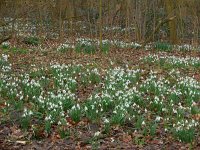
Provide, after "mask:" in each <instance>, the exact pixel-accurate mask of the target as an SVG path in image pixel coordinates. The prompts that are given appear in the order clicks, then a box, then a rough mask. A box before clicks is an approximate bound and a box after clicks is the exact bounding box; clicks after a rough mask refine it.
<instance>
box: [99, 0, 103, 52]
mask: <svg viewBox="0 0 200 150" xmlns="http://www.w3.org/2000/svg"><path fill="white" fill-rule="evenodd" d="M99 19H100V23H99V42H100V49H101V48H102V25H103V23H102V0H99Z"/></svg>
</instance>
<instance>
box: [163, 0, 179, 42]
mask: <svg viewBox="0 0 200 150" xmlns="http://www.w3.org/2000/svg"><path fill="white" fill-rule="evenodd" d="M164 3H165V7H166V12H167V15H168V17H171V16H174V15H175V11H174V10H175V9H174V8H175V7H174V2H173V0H164ZM176 24H177V21H176V18H175V19H173V20H171V21H169V22H168V25H169V32H170V33H169V34H170V35H169V40H170V42H171V43H172V44H177V43H178V37H177V25H176Z"/></svg>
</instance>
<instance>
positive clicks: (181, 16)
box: [0, 0, 200, 46]
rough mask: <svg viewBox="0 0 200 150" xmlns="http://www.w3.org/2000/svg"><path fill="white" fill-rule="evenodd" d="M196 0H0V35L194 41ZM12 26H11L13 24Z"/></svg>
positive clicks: (199, 5)
mask: <svg viewBox="0 0 200 150" xmlns="http://www.w3.org/2000/svg"><path fill="white" fill-rule="evenodd" d="M199 20H200V2H199V0H34V1H32V0H14V1H13V0H1V1H0V35H1V36H0V39H1V41H4V40H5V38H8V37H10V36H12V37H13V36H19V30H20V28H26V29H27V33H28V34H32V35H37V36H40V37H45V38H49V39H51V38H58V39H59V40H62V39H63V38H64V37H69V36H89V37H90V38H100V39H102V38H108V39H109V38H111V39H113V38H115V39H116V38H118V39H125V40H127V41H137V42H140V43H144V44H146V43H149V42H152V41H168V42H170V43H172V44H178V43H180V42H188V43H190V44H192V45H194V46H195V45H198V42H199V41H198V40H199V36H200V33H199V29H200V25H199ZM16 27H17V28H16Z"/></svg>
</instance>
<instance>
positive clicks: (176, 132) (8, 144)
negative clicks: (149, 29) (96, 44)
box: [0, 41, 200, 150]
mask: <svg viewBox="0 0 200 150" xmlns="http://www.w3.org/2000/svg"><path fill="white" fill-rule="evenodd" d="M11 43H12V41H11ZM24 47H26V48H24ZM46 47H51V45H49V44H48V45H46ZM52 47H53V46H52ZM0 55H1V56H2V58H0V71H1V72H0V75H1V77H0V109H1V111H0V118H1V119H0V149H20V150H21V149H37V150H40V149H56V150H57V149H145V150H152V149H156V150H157V149H200V132H199V131H200V128H199V121H200V52H199V51H192V50H191V51H176V50H174V51H170V52H160V51H159V50H154V49H153V50H142V49H133V48H111V49H110V50H109V51H108V53H107V54H105V53H102V52H99V51H97V52H95V53H94V54H85V53H77V52H75V51H73V50H69V51H65V52H58V51H56V50H55V48H46V49H45V50H39V48H37V47H27V46H26V45H24V46H23V45H22V46H21V48H18V49H11V48H3V47H1V48H0ZM7 56H8V58H7ZM7 62H8V63H9V64H11V68H10V69H9V64H7ZM62 64H64V65H63V66H62ZM5 66H6V67H5ZM77 66H78V67H77ZM6 68H8V70H6ZM70 69H71V70H72V71H71V72H70ZM66 70H68V71H69V72H66ZM63 76H66V78H64V77H63ZM44 78H47V80H45V79H44ZM43 79H44V82H45V83H44V84H43ZM32 82H35V83H33V84H32ZM59 82H60V83H59ZM69 82H70V84H68V83H69ZM61 83H64V84H66V85H67V86H65V85H63V84H61ZM73 83H75V84H74V85H73ZM27 84H28V85H27ZM38 84H39V86H38ZM29 85H30V86H29ZM74 86H75V87H74ZM38 87H39V88H38ZM11 89H12V90H11ZM27 89H29V90H30V91H29V90H27ZM36 89H39V92H38V91H36ZM65 90H66V91H67V90H69V91H70V92H71V93H70V94H71V95H66V94H65V92H66V91H65ZM60 91H62V92H60ZM128 91H130V93H131V94H130V93H128ZM20 92H21V93H20ZM59 92H60V93H59ZM13 93H14V94H13ZM49 93H51V94H52V93H54V94H55V95H54V96H52V97H51V96H50V94H49ZM105 93H106V94H107V95H109V96H110V97H109V96H107V97H106V96H103V95H104V94H105ZM116 93H118V94H116ZM177 93H179V94H177ZM20 94H22V95H20ZM59 94H61V95H62V96H63V95H64V97H65V98H66V97H67V98H68V99H70V100H69V101H70V104H68V103H67V104H65V103H64V101H63V102H62V103H61V104H60V103H59V102H58V100H61V101H62V98H60V97H59V96H58V95H59ZM106 94H105V95H106ZM21 96H22V98H21ZM40 96H41V97H42V98H41V97H40ZM62 96H61V97H62ZM70 96H71V97H70ZM40 98H41V101H39V100H38V99H40ZM51 98H52V99H53V98H55V100H52V99H51ZM111 99H113V100H114V101H112V100H111ZM42 100H44V101H42ZM45 100H46V101H45ZM65 100H66V99H65ZM47 101H48V102H47ZM41 103H42V104H44V106H40V105H41ZM105 103H106V104H105ZM60 105H61V106H62V110H61V106H60ZM57 106H59V108H58V107H57ZM121 106H122V108H119V107H121ZM50 107H52V109H50ZM65 107H66V108H65ZM92 107H94V108H95V110H94V111H92V110H93V108H92ZM101 107H102V108H101ZM43 109H44V110H43ZM47 109H49V110H47ZM54 110H56V111H55V113H52V112H53V111H54ZM97 110H98V111H97ZM95 113H96V114H95ZM62 114H64V116H62ZM94 114H95V115H94ZM121 114H123V115H122V116H121ZM49 116H51V117H53V118H54V121H53V122H51V120H50V119H49V120H48V117H49ZM49 123H50V124H49Z"/></svg>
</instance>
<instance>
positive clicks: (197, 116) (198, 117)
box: [192, 114, 200, 121]
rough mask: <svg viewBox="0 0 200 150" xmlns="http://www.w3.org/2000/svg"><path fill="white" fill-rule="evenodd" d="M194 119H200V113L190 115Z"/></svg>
mask: <svg viewBox="0 0 200 150" xmlns="http://www.w3.org/2000/svg"><path fill="white" fill-rule="evenodd" d="M192 118H193V119H194V120H197V121H200V114H195V115H193V116H192Z"/></svg>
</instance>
